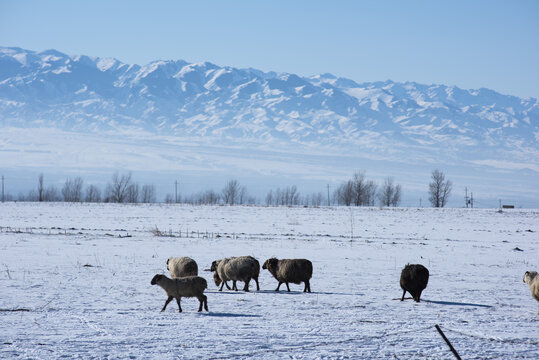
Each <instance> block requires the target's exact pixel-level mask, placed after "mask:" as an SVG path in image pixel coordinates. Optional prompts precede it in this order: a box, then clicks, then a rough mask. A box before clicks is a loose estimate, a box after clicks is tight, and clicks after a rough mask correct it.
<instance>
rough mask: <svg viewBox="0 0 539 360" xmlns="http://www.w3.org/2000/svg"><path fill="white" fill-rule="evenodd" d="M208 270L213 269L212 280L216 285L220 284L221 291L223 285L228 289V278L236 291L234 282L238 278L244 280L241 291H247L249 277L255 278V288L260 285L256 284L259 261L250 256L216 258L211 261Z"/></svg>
mask: <svg viewBox="0 0 539 360" xmlns="http://www.w3.org/2000/svg"><path fill="white" fill-rule="evenodd" d="M210 270H211V271H215V272H214V274H213V280H214V282H215V285H216V286H219V285H221V288H220V289H219V291H223V287H224V286H225V285H226V287H227V289H229V290H230V287H229V286H228V284H227V281H228V280H232V282H233V284H232V289H233V290H236V291H238V288H237V286H236V282H237V281H238V280H239V281H243V282H245V286H244V287H243V291H249V282H250V281H251V279H254V280H255V282H256V289H257V290H260V285H259V284H258V275H259V274H260V263H259V262H258V260H256V259H255V258H254V257H252V256H240V257H231V258H225V259H222V260H216V261H214V262H213V263H212V266H211V268H210Z"/></svg>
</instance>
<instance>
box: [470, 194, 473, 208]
mask: <svg viewBox="0 0 539 360" xmlns="http://www.w3.org/2000/svg"><path fill="white" fill-rule="evenodd" d="M470 204H471V205H472V209H473V193H470Z"/></svg>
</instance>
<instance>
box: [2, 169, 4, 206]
mask: <svg viewBox="0 0 539 360" xmlns="http://www.w3.org/2000/svg"><path fill="white" fill-rule="evenodd" d="M2 202H4V175H2Z"/></svg>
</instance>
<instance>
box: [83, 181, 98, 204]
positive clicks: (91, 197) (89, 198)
mask: <svg viewBox="0 0 539 360" xmlns="http://www.w3.org/2000/svg"><path fill="white" fill-rule="evenodd" d="M84 201H86V202H100V201H101V190H99V188H98V187H97V186H95V185H89V186H88V187H87V188H86V196H85V197H84Z"/></svg>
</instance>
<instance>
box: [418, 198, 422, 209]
mask: <svg viewBox="0 0 539 360" xmlns="http://www.w3.org/2000/svg"><path fill="white" fill-rule="evenodd" d="M422 200H423V199H422V198H419V207H423V206H422V204H421V201H422Z"/></svg>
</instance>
